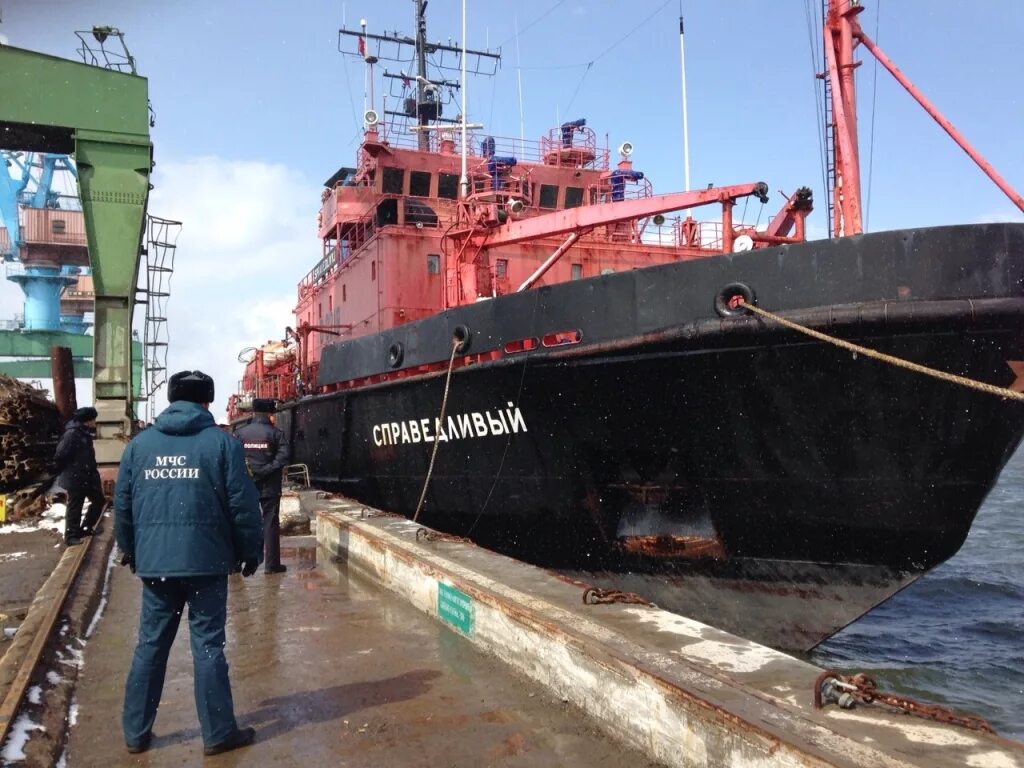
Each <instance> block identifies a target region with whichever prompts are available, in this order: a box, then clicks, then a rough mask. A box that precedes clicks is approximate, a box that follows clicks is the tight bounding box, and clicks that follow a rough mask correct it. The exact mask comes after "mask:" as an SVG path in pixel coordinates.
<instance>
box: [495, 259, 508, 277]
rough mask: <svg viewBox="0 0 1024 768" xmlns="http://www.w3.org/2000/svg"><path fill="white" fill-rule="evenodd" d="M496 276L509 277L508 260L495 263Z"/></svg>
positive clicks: (499, 260)
mask: <svg viewBox="0 0 1024 768" xmlns="http://www.w3.org/2000/svg"><path fill="white" fill-rule="evenodd" d="M494 276H495V277H508V259H498V260H497V261H495V262H494Z"/></svg>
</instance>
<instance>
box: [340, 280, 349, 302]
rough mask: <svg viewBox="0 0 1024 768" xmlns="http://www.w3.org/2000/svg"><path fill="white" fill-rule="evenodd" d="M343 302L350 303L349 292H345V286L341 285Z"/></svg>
mask: <svg viewBox="0 0 1024 768" xmlns="http://www.w3.org/2000/svg"><path fill="white" fill-rule="evenodd" d="M341 300H342V301H348V291H347V290H345V284H344V283H342V284H341Z"/></svg>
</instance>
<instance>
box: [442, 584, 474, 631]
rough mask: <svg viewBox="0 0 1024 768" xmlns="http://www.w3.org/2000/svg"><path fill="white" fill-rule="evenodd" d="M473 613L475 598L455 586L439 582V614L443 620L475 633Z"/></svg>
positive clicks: (461, 629)
mask: <svg viewBox="0 0 1024 768" xmlns="http://www.w3.org/2000/svg"><path fill="white" fill-rule="evenodd" d="M473 613H474V610H473V598H471V597H470V596H469V595H467V594H466V593H465V592H461V591H459V590H458V589H456V588H455V587H452V586H449V585H448V584H444V583H442V582H440V581H439V582H437V615H438V616H439V617H440V618H441V621H443V622H444V623H445V624H449V625H451V626H453V627H455V628H456V629H457V630H459V631H460V632H462V633H463V634H466V635H470V634H472V633H473Z"/></svg>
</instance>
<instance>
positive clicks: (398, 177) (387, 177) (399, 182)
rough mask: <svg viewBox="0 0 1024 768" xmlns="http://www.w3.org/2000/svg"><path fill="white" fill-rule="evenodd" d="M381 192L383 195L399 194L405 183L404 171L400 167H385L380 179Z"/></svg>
mask: <svg viewBox="0 0 1024 768" xmlns="http://www.w3.org/2000/svg"><path fill="white" fill-rule="evenodd" d="M381 185H382V186H381V192H383V193H384V194H385V195H400V194H402V191H403V190H402V187H403V186H404V185H405V171H404V170H403V169H401V168H385V169H384V173H383V178H382V179H381Z"/></svg>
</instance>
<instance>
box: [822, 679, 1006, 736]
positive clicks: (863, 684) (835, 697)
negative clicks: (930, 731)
mask: <svg viewBox="0 0 1024 768" xmlns="http://www.w3.org/2000/svg"><path fill="white" fill-rule="evenodd" d="M858 703H859V704H873V703H879V704H885V705H886V706H889V707H892V708H893V709H897V710H899V711H900V712H904V713H906V714H908V715H914V716H915V717H922V718H925V719H927V720H935V721H936V722H939V723H947V724H949V725H958V726H960V727H961V728H968V729H970V730H972V731H983V732H985V733H991V734H995V729H994V728H993V727H992V726H991V725H990V724H989V722H988V721H987V720H985V719H984V718H981V717H978V716H977V715H970V714H960V713H958V712H954V711H953V710H951V709H948V708H947V707H942V706H939V705H938V704H927V703H925V702H921V701H917V700H915V699H912V698H910V697H909V696H901V695H899V694H896V693H888V692H886V691H880V690H879V689H878V685H877V684H876V683H875V680H874V678H872V677H871V676H870V675H866V674H864V673H863V672H860V673H858V674H856V675H842V674H840V673H839V672H836V671H835V670H831V669H827V670H825V671H824V672H822V673H821V674H820V675H818V679H817V680H815V681H814V706H815V708H816V709H821V708H822V707H824V706H826V705H827V704H837V705H838V706H839V707H840V708H842V709H852V708H853V707H854V706H855V705H856V704H858Z"/></svg>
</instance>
